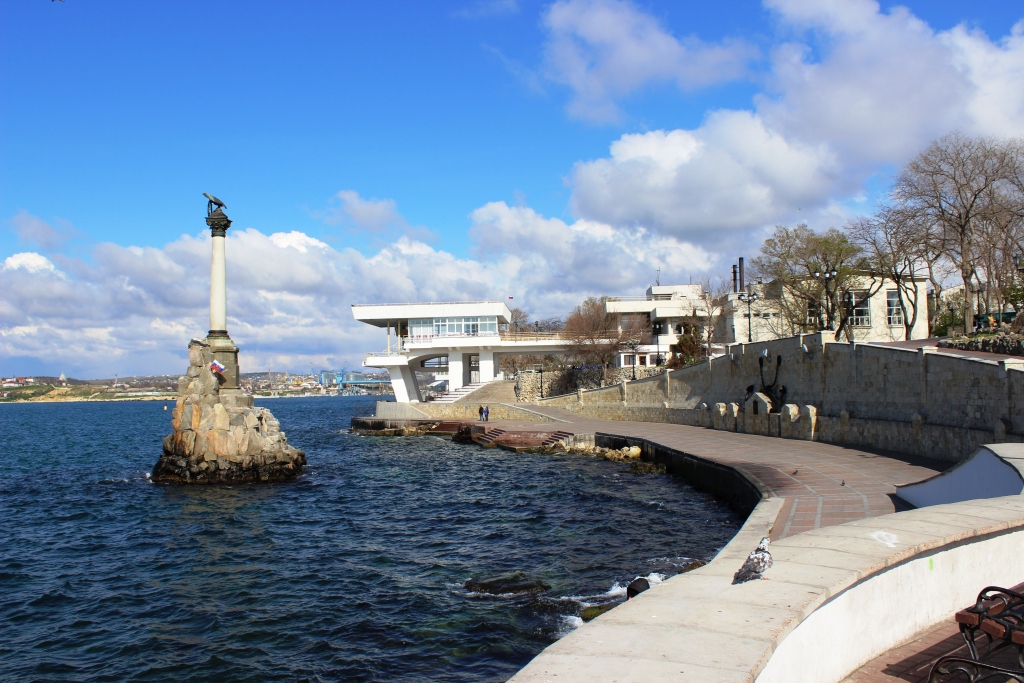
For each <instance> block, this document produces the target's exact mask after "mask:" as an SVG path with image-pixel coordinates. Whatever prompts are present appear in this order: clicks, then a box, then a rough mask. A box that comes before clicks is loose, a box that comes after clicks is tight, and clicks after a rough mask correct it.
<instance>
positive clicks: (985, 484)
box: [896, 444, 1024, 508]
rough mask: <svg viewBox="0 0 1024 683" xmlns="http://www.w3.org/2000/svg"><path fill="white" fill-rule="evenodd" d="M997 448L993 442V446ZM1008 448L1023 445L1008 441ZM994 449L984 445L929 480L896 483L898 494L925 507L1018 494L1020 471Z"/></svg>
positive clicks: (1022, 482) (1023, 482)
mask: <svg viewBox="0 0 1024 683" xmlns="http://www.w3.org/2000/svg"><path fill="white" fill-rule="evenodd" d="M1000 445H1002V444H1000ZM998 447H999V446H998V445H993V446H992V447H991V448H998ZM1007 447H1008V448H1009V447H1012V448H1014V449H1020V447H1021V444H1008V445H1007ZM991 448H990V447H989V446H982V447H981V448H979V449H978V450H976V451H975V452H974V453H973V454H972V455H971V457H970V459H968V460H965V461H964V462H962V463H960V464H959V465H957V466H955V467H953V468H951V469H948V470H946V471H945V472H943V473H942V474H939V475H936V476H934V477H931V478H930V479H925V480H924V481H920V482H917V483H914V484H907V485H905V486H897V487H896V491H897V495H899V497H900V498H902V499H903V500H905V501H907V502H908V503H910V504H911V505H913V506H914V507H918V508H923V507H928V506H929V505H943V504H945V503H959V502H961V501H965V500H976V499H979V498H998V497H1000V496H1015V495H1017V494H1019V493H1020V492H1021V491H1022V490H1024V480H1022V479H1021V475H1020V472H1019V471H1018V470H1017V468H1016V467H1014V466H1013V465H1012V464H1011V463H1010V462H1007V461H1006V460H1003V459H1002V458H1000V457H997V456H996V454H995V453H993V452H992V450H991Z"/></svg>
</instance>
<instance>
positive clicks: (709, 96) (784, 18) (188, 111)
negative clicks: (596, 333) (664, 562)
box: [0, 0, 1024, 376]
mask: <svg viewBox="0 0 1024 683" xmlns="http://www.w3.org/2000/svg"><path fill="white" fill-rule="evenodd" d="M1022 18H1024V10H1020V9H1017V8H1015V7H1014V6H1013V3H1006V2H982V1H979V2H971V3H965V2H957V3H954V2H944V3H943V2H923V1H918V2H910V3H900V4H896V3H884V4H883V5H881V6H878V5H876V4H875V3H873V2H870V1H868V0H848V1H847V2H834V3H821V2H811V1H810V0H807V1H802V0H768V1H767V2H765V3H760V2H734V3H696V2H692V3H691V2H685V3H684V2H635V3H630V2H619V1H615V0H563V1H561V2H558V3H550V2H526V1H520V2H516V1H514V0H496V1H493V2H490V1H485V2H436V3H421V2H379V3H338V2H300V3H288V4H287V5H282V4H280V3H258V2H245V3H243V2H234V3H232V2H218V3H187V2H181V3H138V2H135V3H129V2H107V3H87V2H81V0H66V2H39V1H35V2H13V1H10V2H0V64H2V67H0V225H3V229H2V230H0V262H4V263H5V264H6V265H5V266H4V269H3V270H0V286H2V287H3V291H2V292H0V297H2V299H0V303H2V304H3V308H0V374H3V373H8V374H10V373H14V372H18V373H24V372H33V373H42V372H51V373H52V374H57V373H59V372H60V371H61V369H62V368H64V366H67V368H68V369H70V371H71V372H74V373H77V374H78V375H80V376H95V375H102V374H113V373H114V372H119V374H122V375H123V374H129V373H131V372H132V371H133V368H134V370H137V371H140V372H141V371H147V372H148V371H152V372H156V371H163V372H177V371H178V368H177V366H176V363H177V364H180V363H178V360H177V358H178V357H179V356H180V355H181V349H180V348H179V347H181V346H182V344H183V343H184V342H185V341H187V339H188V338H189V337H191V336H193V335H194V334H197V333H200V332H202V331H203V330H204V329H205V324H204V322H203V314H204V310H203V288H204V287H205V286H206V284H205V282H202V281H201V280H202V279H203V277H204V276H203V272H204V267H205V266H204V265H203V263H202V259H203V251H202V245H201V244H200V243H199V242H196V240H201V239H202V233H203V230H202V229H203V223H202V218H203V215H204V214H203V212H204V209H205V206H204V202H203V199H202V196H201V193H202V192H204V191H207V192H212V193H214V194H216V195H218V196H219V197H221V198H222V199H223V200H224V201H225V202H226V203H227V205H228V207H229V214H230V215H231V217H232V218H233V219H234V221H235V228H234V230H235V233H236V234H237V235H239V237H238V239H239V242H238V243H237V246H236V245H233V244H232V245H231V246H229V259H231V258H232V256H231V255H232V254H234V257H233V258H235V259H236V260H237V263H235V262H232V261H231V260H229V265H230V266H231V267H232V268H234V269H235V270H234V271H233V272H235V273H237V274H238V275H237V277H236V278H235V279H234V282H232V274H231V273H229V289H232V285H234V288H235V290H236V291H234V292H232V295H231V296H232V297H234V299H233V300H232V302H229V314H231V313H232V311H236V312H237V314H238V316H239V317H237V318H236V320H235V321H234V322H233V323H232V325H233V326H234V328H235V329H238V330H239V333H238V334H241V336H242V338H241V339H240V340H239V341H240V342H241V343H242V344H243V347H245V344H248V347H247V348H249V349H251V351H252V356H251V358H252V365H251V366H250V367H252V366H266V367H270V366H274V367H282V366H287V365H288V364H289V363H294V367H295V368H296V369H298V368H302V367H309V364H310V363H315V364H320V365H341V364H347V365H349V366H350V367H351V366H352V365H353V364H354V363H356V361H357V359H358V356H359V354H360V353H361V352H362V351H366V350H370V349H368V348H366V345H367V344H369V343H371V342H372V343H374V344H375V343H376V341H375V340H373V339H372V338H371V337H369V336H367V335H368V334H370V332H369V331H367V330H360V329H359V328H358V327H356V326H354V324H353V323H352V322H351V321H350V320H347V319H345V318H346V316H347V306H348V305H349V304H350V303H354V302H357V301H370V300H384V299H387V298H389V297H401V298H412V299H421V298H429V297H437V296H442V297H443V298H460V297H462V296H490V297H503V296H505V295H506V294H507V293H513V291H514V293H515V294H517V300H521V301H524V302H525V304H524V305H527V306H528V308H530V309H531V312H533V313H535V314H536V315H552V314H559V313H564V312H566V311H567V310H568V308H570V307H571V305H572V304H573V303H574V302H576V301H579V300H580V299H582V298H583V297H585V296H588V295H592V294H601V293H640V291H642V288H643V287H645V286H646V284H647V283H648V282H649V281H650V280H651V279H652V277H653V275H652V274H653V272H654V271H655V270H656V269H657V268H662V272H663V273H664V274H668V275H669V276H671V277H675V278H678V279H680V280H683V279H684V278H689V277H694V278H697V277H700V276H701V275H704V274H711V275H714V276H718V275H722V274H727V273H728V264H729V263H731V262H732V260H733V259H734V258H735V257H736V256H739V255H747V256H752V255H754V253H755V252H756V248H757V245H758V244H759V243H760V240H761V239H762V238H763V235H764V232H765V230H767V229H768V228H770V226H771V225H773V224H775V223H780V222H781V223H793V222H796V221H800V220H806V221H807V222H809V223H810V224H811V225H812V227H829V226H830V225H841V224H842V222H843V221H844V220H846V219H847V218H849V216H850V215H851V213H856V212H863V211H867V210H870V208H871V206H872V205H873V202H874V201H875V200H876V199H878V198H879V197H880V196H881V195H882V193H884V191H885V188H886V185H887V180H888V178H889V177H890V175H891V173H892V172H893V170H894V169H897V168H898V167H899V165H900V164H902V163H904V162H905V161H906V160H907V159H908V158H909V157H910V156H912V155H913V154H914V153H915V152H916V151H918V150H919V149H920V148H921V147H922V146H923V145H924V144H926V143H927V141H928V140H930V139H934V138H935V137H937V136H938V135H941V134H942V133H944V132H947V131H948V130H949V129H951V128H954V127H955V128H960V129H962V130H965V131H966V132H969V133H976V134H993V135H1007V134H1018V135H1019V134H1020V131H1021V128H1020V125H1021V122H1022V111H1021V109H1022V102H1021V97H1022V96H1021V93H1020V91H1021V88H1022V85H1021V83H1022V81H1021V80H1020V79H1019V78H1016V76H1017V75H1021V74H1024V71H1022V69H1024V67H1022V64H1024V61H1022V55H1024V47H1022V46H1021V43H1022V42H1024V39H1022V38H1021V35H1020V34H1021V28H1020V26H1021V24H1019V23H1018V22H1020V21H1021V20H1022ZM1015 26H1017V28H1014V27H1015ZM943 91H946V92H961V93H963V97H962V98H961V99H963V100H964V101H965V102H966V104H948V103H945V102H942V103H939V104H937V102H939V99H938V95H937V94H936V93H941V92H943ZM943 99H949V98H948V97H946V98H943ZM993 111H995V112H997V114H993V113H992V112H993ZM339 193H341V194H339ZM246 229H252V233H251V234H248V233H247V234H248V237H246V240H248V241H245V240H243V239H242V238H243V235H242V231H244V230H246ZM274 235H278V237H276V238H275V237H274ZM183 236H184V237H183ZM285 236H290V237H285ZM261 240H262V241H261ZM275 240H276V241H275ZM546 240H550V243H549V242H547V241H546ZM229 242H230V241H229ZM260 245H269V246H267V248H268V249H271V248H272V249H277V250H280V251H281V253H280V254H276V255H275V253H273V252H267V255H266V258H267V259H268V260H267V263H266V264H263V265H261V264H259V263H257V261H256V258H257V257H256V256H252V257H251V258H250V257H248V256H246V255H247V254H249V253H250V252H248V251H246V250H247V249H249V250H255V251H254V252H253V253H254V254H255V253H257V252H259V253H263V252H262V251H260V250H261V249H263V247H261V246H260ZM132 248H136V249H132ZM142 248H148V249H149V250H151V251H144V250H143V249H142ZM232 248H233V249H234V251H232ZM560 249H564V253H561V252H559V250H560ZM303 250H305V251H303ZM352 250H354V251H352ZM610 252H620V253H619V255H618V257H617V258H612V257H611V256H610V255H609V253H610ZM553 254H554V255H553ZM15 257H16V258H15ZM292 257H294V258H292ZM179 258H181V259H186V260H187V259H195V260H197V261H198V262H199V263H198V265H196V264H195V263H192V262H191V261H187V262H181V261H178V260H176V259H179ZM11 259H14V260H13V261H12V260H11ZM39 259H43V260H42V261H40V260H39ZM243 259H244V262H243ZM44 261H45V262H44ZM156 263H164V264H165V266H166V267H163V268H162V269H161V268H158V267H156V266H154V264H156ZM206 263H207V264H208V262H206ZM624 263H626V265H623V264H624ZM283 264H288V265H287V267H288V268H292V269H293V270H291V271H286V269H285V265H283ZM609 268H610V269H613V270H614V271H615V272H614V273H613V274H611V275H609V274H608V273H607V272H602V269H609ZM246 269H252V271H253V272H252V273H251V274H250V275H249V276H247V275H246ZM268 272H273V273H274V274H275V277H276V279H275V277H269V276H268V275H267V273H268ZM160 273H162V275H159V274H160ZM311 273H321V275H320V276H319V277H320V279H316V277H313V276H312V275H311ZM158 275H159V276H158ZM384 275H388V276H390V279H388V278H384V279H382V280H381V281H379V282H378V281H376V280H374V278H375V277H383V276H384ZM250 276H251V279H246V278H247V277H250ZM278 276H279V277H278ZM4 278H6V280H5V279H4ZM161 278H163V279H161ZM181 278H188V279H189V282H188V283H185V284H183V283H181V282H179V280H180V279H181ZM324 278H327V279H324ZM664 279H665V278H664V277H663V281H664ZM191 280H199V282H198V283H197V282H192V281H191ZM243 284H247V285H249V288H248V289H247V290H245V291H242V287H243ZM254 288H255V289H254ZM609 289H610V290H614V291H607V290H609ZM257 290H258V292H257ZM172 291H173V292H174V294H173V295H170V294H168V292H172ZM22 293H24V295H23V294H22ZM75 296H79V297H84V298H83V299H82V300H81V301H77V300H75V299H74V297H75ZM247 297H248V298H247ZM235 299H237V301H236V300H235ZM88 302H92V304H89V303H88ZM281 302H285V303H281ZM83 307H85V308H93V309H95V311H93V312H90V311H88V310H82V309H83ZM243 313H244V314H247V315H248V316H249V317H248V318H245V319H243V318H242V317H241V316H242V315H243ZM125 322H130V324H131V326H132V327H133V328H134V332H133V333H132V334H127V333H125V332H124V331H123V330H122V329H121V328H122V326H123V324H124V323H125ZM312 329H315V330H317V332H316V333H311V331H310V330H312ZM233 334H236V333H235V332H234V330H233ZM238 334H236V337H237V336H238ZM83 340H84V341H83ZM112 350H113V352H112ZM252 369H257V367H253V368H252ZM259 369H265V368H263V367H259Z"/></svg>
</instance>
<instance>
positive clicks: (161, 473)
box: [152, 194, 306, 484]
mask: <svg viewBox="0 0 1024 683" xmlns="http://www.w3.org/2000/svg"><path fill="white" fill-rule="evenodd" d="M206 198H207V199H208V200H209V204H208V205H207V210H206V213H207V216H206V224H207V225H208V226H210V231H211V232H212V233H213V257H212V259H211V262H210V332H209V334H208V335H207V337H206V339H193V340H192V341H191V342H190V343H189V345H188V360H189V367H188V371H187V372H186V373H185V376H184V377H182V378H181V380H180V381H179V382H178V401H177V404H176V405H175V407H174V412H173V413H172V418H171V426H172V427H173V428H174V431H173V433H171V434H169V435H168V436H167V437H166V438H165V439H164V444H163V445H164V452H163V455H161V456H160V460H158V461H157V463H156V466H155V467H154V468H153V474H152V480H153V481H154V482H157V483H175V484H227V483H244V482H259V481H283V480H287V479H292V478H294V477H296V476H298V474H299V472H301V471H302V466H303V465H305V464H306V455H305V453H303V452H302V451H300V450H296V449H295V448H293V447H292V446H290V445H289V444H288V440H287V439H286V438H285V434H284V432H282V431H281V425H280V423H278V421H277V420H276V419H274V416H273V415H272V414H271V413H270V411H269V410H267V409H266V408H255V407H253V401H252V396H249V395H248V394H246V393H245V392H244V391H242V389H241V388H240V387H239V384H238V379H239V374H238V347H237V346H235V343H234V342H233V341H231V337H230V336H228V330H227V327H228V325H227V277H226V272H225V264H224V246H225V236H226V235H227V230H228V228H230V227H231V220H230V219H229V218H228V217H227V215H226V214H225V213H224V209H226V208H227V207H226V206H224V203H223V202H222V201H220V200H219V199H217V198H216V197H213V196H211V195H209V194H207V195H206Z"/></svg>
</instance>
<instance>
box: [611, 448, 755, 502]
mask: <svg viewBox="0 0 1024 683" xmlns="http://www.w3.org/2000/svg"><path fill="white" fill-rule="evenodd" d="M594 445H596V446H599V447H601V448H613V449H620V448H622V447H623V446H639V448H640V453H641V457H642V458H643V459H644V460H646V461H649V462H655V463H658V464H659V465H664V466H665V471H666V472H668V473H669V474H673V475H675V476H678V477H681V478H682V479H683V480H684V481H685V482H687V483H688V484H690V485H692V486H693V487H694V488H696V489H698V490H700V491H706V492H708V493H711V494H714V495H715V496H716V497H718V498H719V499H721V500H724V501H726V502H727V503H729V504H730V505H731V506H732V507H734V508H736V509H737V510H739V511H740V512H742V513H743V514H745V515H749V514H750V513H751V512H753V511H754V508H756V507H757V505H758V503H760V502H761V501H762V500H764V499H765V498H766V495H765V494H764V493H762V491H761V490H760V489H759V488H758V487H757V485H756V484H755V483H754V482H752V481H750V480H749V479H747V477H745V476H744V475H743V474H741V473H740V472H739V471H738V470H736V469H734V468H732V467H729V466H728V465H723V464H722V463H718V462H713V461H711V460H707V459H706V458H700V457H697V456H695V455H690V454H688V453H684V452H683V451H680V450H676V449H675V448H669V447H668V446H663V445H661V444H658V443H654V442H652V441H648V440H647V439H641V438H635V437H629V436H618V435H614V434H602V433H600V432H599V433H597V434H595V435H594Z"/></svg>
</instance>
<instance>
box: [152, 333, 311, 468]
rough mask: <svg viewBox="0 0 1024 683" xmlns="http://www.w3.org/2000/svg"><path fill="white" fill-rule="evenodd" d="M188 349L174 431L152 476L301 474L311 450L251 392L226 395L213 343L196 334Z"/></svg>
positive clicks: (174, 414)
mask: <svg viewBox="0 0 1024 683" xmlns="http://www.w3.org/2000/svg"><path fill="white" fill-rule="evenodd" d="M188 353H189V368H188V371H187V372H186V373H185V376H184V377H183V378H182V379H181V381H180V382H179V385H178V400H177V403H176V405H175V407H174V412H173V413H172V418H171V425H172V427H173V428H174V431H173V433H171V434H169V435H168V436H167V437H166V438H165V439H164V444H163V447H164V452H163V455H162V456H161V457H160V460H159V461H158V462H157V464H156V466H155V467H154V468H153V474H152V480H153V481H154V482H157V483H169V484H229V483H230V484H237V483H245V482H267V481H285V480H288V479H292V478H294V477H296V476H298V474H299V473H300V472H301V471H302V467H303V465H305V464H306V455H305V453H304V452H303V451H300V450H297V449H295V448H293V447H292V446H290V445H289V444H288V440H287V438H286V436H285V433H284V432H283V431H281V424H280V423H279V422H278V421H277V419H276V418H275V417H274V416H273V414H271V412H270V411H269V410H267V409H266V408H256V407H253V406H252V399H251V398H250V397H246V396H237V395H233V394H232V395H230V396H221V387H220V385H221V380H220V378H219V377H218V375H217V374H216V373H214V372H213V371H212V370H211V369H210V363H211V362H212V361H213V355H212V352H211V350H210V347H209V345H208V344H206V343H205V342H203V341H200V340H195V339H194V340H192V342H191V343H190V344H189V349H188ZM225 399H227V400H225ZM239 404H241V405H239ZM246 404H248V405H246Z"/></svg>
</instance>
